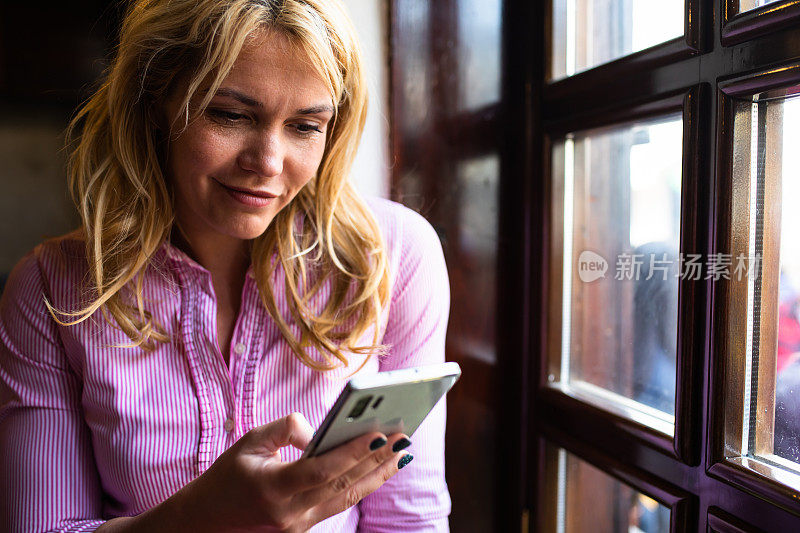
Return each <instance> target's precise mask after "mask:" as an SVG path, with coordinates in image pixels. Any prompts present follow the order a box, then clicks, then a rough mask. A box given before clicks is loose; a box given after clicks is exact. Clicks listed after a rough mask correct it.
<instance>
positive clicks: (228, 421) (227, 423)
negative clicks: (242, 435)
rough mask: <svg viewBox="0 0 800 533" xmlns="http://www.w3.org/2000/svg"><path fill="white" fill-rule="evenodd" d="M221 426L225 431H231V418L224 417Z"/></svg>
mask: <svg viewBox="0 0 800 533" xmlns="http://www.w3.org/2000/svg"><path fill="white" fill-rule="evenodd" d="M222 427H224V428H225V431H228V432H230V431H233V420H231V419H230V418H226V419H225V423H224V424H223V425H222Z"/></svg>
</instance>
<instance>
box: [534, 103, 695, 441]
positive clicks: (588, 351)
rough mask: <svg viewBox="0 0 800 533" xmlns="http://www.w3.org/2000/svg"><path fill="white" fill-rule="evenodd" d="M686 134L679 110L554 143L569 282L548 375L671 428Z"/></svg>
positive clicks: (579, 393) (558, 238) (584, 395)
mask: <svg viewBox="0 0 800 533" xmlns="http://www.w3.org/2000/svg"><path fill="white" fill-rule="evenodd" d="M682 139H683V120H682V117H681V115H680V114H677V115H672V116H668V117H662V118H660V119H658V120H654V121H648V122H636V123H631V124H626V125H623V126H618V127H614V128H611V129H605V130H594V131H588V132H578V133H575V134H573V135H570V136H568V137H567V138H566V139H563V140H562V141H560V142H557V143H555V145H554V149H553V180H554V190H555V191H557V192H556V197H555V198H554V205H555V206H556V209H557V210H558V211H559V212H561V213H563V221H561V222H560V223H559V224H560V227H557V228H554V229H555V231H556V232H557V233H558V235H555V236H554V239H553V242H554V243H560V244H556V246H559V248H560V249H557V250H555V251H554V256H561V257H562V258H563V259H562V261H561V268H563V272H562V273H561V275H562V279H563V281H562V283H561V285H562V294H561V300H562V303H561V323H562V332H561V345H560V349H559V350H557V351H555V350H551V357H552V358H558V362H557V364H553V363H554V362H553V361H551V365H550V368H551V374H550V376H549V380H550V382H551V384H552V385H553V386H556V387H560V388H562V389H563V390H564V391H565V392H567V393H568V394H572V395H574V396H576V397H579V398H581V399H583V400H586V401H590V402H592V403H595V404H597V405H600V406H601V407H603V408H608V409H611V410H614V411H617V412H618V413H621V414H623V415H624V416H627V417H630V418H633V419H635V420H637V421H639V422H641V423H645V424H647V425H650V426H651V427H654V428H656V429H658V430H660V431H662V432H664V433H666V434H672V433H673V432H674V414H675V376H676V367H675V358H676V342H677V316H678V309H677V305H678V281H679V275H678V274H679V271H680V264H679V261H680V260H681V256H680V255H679V253H678V248H679V237H680V198H681V164H682ZM559 206H560V207H559ZM554 225H555V223H554ZM552 268H558V266H555V265H554V267H552Z"/></svg>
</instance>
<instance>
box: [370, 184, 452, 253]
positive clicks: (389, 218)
mask: <svg viewBox="0 0 800 533" xmlns="http://www.w3.org/2000/svg"><path fill="white" fill-rule="evenodd" d="M366 202H367V205H368V206H369V208H370V210H371V211H372V213H373V215H374V216H375V219H376V221H377V222H378V227H380V229H381V233H382V234H383V238H384V239H385V240H386V244H387V246H388V248H389V249H390V251H392V252H394V253H400V254H401V255H404V256H405V255H408V254H412V255H413V254H414V253H415V252H417V253H424V252H426V251H428V250H430V249H431V248H433V249H435V250H437V249H438V250H439V251H440V252H439V253H441V242H440V241H439V236H438V235H437V234H436V231H435V230H434V229H433V226H431V224H430V222H428V220H426V219H425V217H423V216H422V215H421V214H419V213H417V212H416V211H414V210H412V209H409V208H408V207H406V206H404V205H402V204H400V203H397V202H394V201H392V200H387V199H385V198H368V199H367V200H366Z"/></svg>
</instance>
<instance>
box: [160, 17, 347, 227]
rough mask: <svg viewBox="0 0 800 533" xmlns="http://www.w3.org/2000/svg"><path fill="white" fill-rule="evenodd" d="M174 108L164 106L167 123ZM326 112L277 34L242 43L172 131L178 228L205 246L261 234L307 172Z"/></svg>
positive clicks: (320, 89) (314, 162)
mask: <svg viewBox="0 0 800 533" xmlns="http://www.w3.org/2000/svg"><path fill="white" fill-rule="evenodd" d="M204 95H205V90H204V88H203V87H201V88H200V90H198V91H197V92H196V93H195V96H194V99H193V102H192V103H191V104H190V106H196V105H197V104H198V103H199V102H200V101H201V100H202V98H203V96H204ZM178 105H179V100H178V99H173V100H170V101H169V102H168V103H167V109H166V111H167V117H168V120H170V121H171V119H172V118H173V117H175V116H176V113H177V112H178ZM192 111H193V110H192ZM332 116H333V107H332V105H331V95H330V93H329V92H328V89H327V86H326V84H325V83H324V82H323V81H322V79H321V78H320V77H319V76H318V75H317V73H316V71H315V70H314V69H313V67H312V66H311V65H310V64H309V61H308V59H307V58H306V56H305V55H304V54H303V52H302V51H301V50H298V49H296V48H293V47H292V45H291V44H290V42H289V40H288V39H287V38H286V36H285V35H283V34H282V33H280V32H277V31H270V32H264V33H263V34H262V35H260V36H259V38H258V39H257V40H254V41H253V42H252V44H250V45H248V46H246V47H244V48H243V50H242V52H241V53H240V55H239V57H238V58H237V60H236V62H235V64H234V66H233V69H232V70H231V72H230V74H229V75H228V77H227V78H225V81H223V83H222V85H221V87H220V89H219V90H218V91H217V93H216V94H215V95H214V97H213V99H212V100H211V102H210V104H209V106H208V108H207V109H206V110H205V111H204V112H203V114H202V115H201V116H200V117H198V118H197V119H195V120H192V121H191V122H190V123H189V124H188V126H187V127H186V128H185V129H183V130H181V127H182V125H183V124H182V122H181V120H180V119H179V120H177V121H176V123H175V125H173V130H177V133H176V134H173V135H171V136H170V143H169V147H168V157H167V179H169V180H171V182H172V184H173V187H174V192H175V213H176V217H177V218H178V222H179V223H180V226H181V228H182V229H183V231H184V232H185V233H187V234H188V235H189V236H190V237H191V239H192V240H194V239H206V240H207V242H208V241H209V240H212V241H217V242H218V241H219V239H227V238H233V239H254V238H256V237H258V236H259V235H261V234H262V233H264V231H265V230H266V229H267V227H268V226H269V224H270V222H272V220H273V218H275V215H276V214H277V213H278V212H279V211H280V210H281V209H283V208H284V207H285V206H286V205H287V204H288V203H289V202H290V201H291V200H292V198H294V196H295V195H296V194H297V193H298V192H299V191H300V189H301V188H302V187H303V186H304V185H305V184H306V183H308V181H309V180H310V179H311V178H312V177H314V175H315V174H316V172H317V168H318V167H319V164H320V161H321V160H322V155H323V152H324V150H325V139H326V130H327V127H328V123H329V121H330V120H331V118H332ZM176 135H177V136H176Z"/></svg>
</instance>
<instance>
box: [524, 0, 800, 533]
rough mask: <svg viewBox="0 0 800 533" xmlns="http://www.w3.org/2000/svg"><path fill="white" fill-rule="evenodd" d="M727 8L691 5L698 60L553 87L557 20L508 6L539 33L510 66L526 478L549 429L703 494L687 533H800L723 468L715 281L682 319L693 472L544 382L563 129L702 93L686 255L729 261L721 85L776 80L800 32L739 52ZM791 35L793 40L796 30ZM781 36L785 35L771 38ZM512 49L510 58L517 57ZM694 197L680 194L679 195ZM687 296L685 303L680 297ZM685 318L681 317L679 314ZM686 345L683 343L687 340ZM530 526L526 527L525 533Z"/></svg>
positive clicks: (797, 524) (751, 43) (784, 510)
mask: <svg viewBox="0 0 800 533" xmlns="http://www.w3.org/2000/svg"><path fill="white" fill-rule="evenodd" d="M728 1H729V0H715V1H714V2H711V1H709V2H706V1H703V2H697V3H696V4H695V5H694V6H695V7H694V9H695V11H694V12H693V15H696V16H695V18H694V19H693V22H694V23H695V24H696V26H695V27H696V28H697V31H698V32H699V33H698V39H697V42H698V53H695V54H688V55H685V56H682V58H678V59H670V60H667V61H663V60H654V61H651V62H650V63H649V64H647V62H645V64H646V66H641V65H640V64H639V63H636V61H635V59H636V58H634V60H632V59H631V58H630V57H625V58H621V59H620V60H617V61H615V62H612V63H608V64H606V65H602V66H599V67H596V68H595V69H592V70H588V71H584V72H582V73H580V74H578V75H575V76H572V77H570V78H565V79H562V80H558V81H556V82H550V81H548V80H547V78H546V77H545V74H546V72H545V62H546V60H547V55H546V54H548V53H549V46H550V43H549V31H548V25H549V24H550V23H549V21H548V20H549V17H550V10H549V9H548V8H547V6H546V4H545V3H542V4H537V5H535V7H527V8H526V9H523V8H522V7H521V4H522V3H523V0H518V1H517V2H511V5H512V6H514V5H517V4H520V6H518V7H517V8H516V9H517V12H519V13H527V14H528V18H526V19H524V20H521V21H520V22H519V23H518V24H517V25H516V26H517V27H518V28H519V27H524V25H525V24H526V23H527V25H528V26H533V28H532V29H528V28H526V29H525V31H521V32H519V33H518V35H517V36H516V39H512V43H518V48H519V49H521V50H523V51H527V50H533V54H532V55H533V57H532V58H531V59H528V60H527V61H528V63H524V62H523V61H522V60H521V59H518V58H517V59H516V61H515V62H512V66H513V65H523V64H524V66H525V69H524V71H525V72H526V73H527V76H528V78H527V80H528V81H527V82H526V83H527V85H526V104H527V105H528V107H529V113H528V115H527V116H526V117H525V128H526V131H527V132H528V137H527V139H528V143H529V144H528V146H529V147H530V148H529V150H528V152H529V154H530V155H529V156H528V157H527V158H526V159H525V161H526V163H527V164H528V165H529V166H528V167H527V169H528V170H527V171H529V172H530V188H529V191H528V192H529V196H528V197H527V198H525V199H520V200H519V201H518V203H519V204H522V208H523V209H524V213H525V216H526V217H527V220H528V221H529V225H528V226H527V229H526V232H525V235H526V236H527V238H528V239H529V240H528V243H529V244H528V248H527V256H526V257H527V263H526V269H527V271H526V272H527V275H526V277H525V280H526V282H527V283H528V284H529V287H530V289H529V293H528V296H527V301H529V302H530V307H529V308H530V316H529V319H530V322H529V327H528V330H527V331H526V332H524V336H525V337H524V338H525V339H526V342H528V343H529V346H530V353H529V358H530V366H529V368H530V374H529V377H528V382H529V383H530V384H531V385H532V386H533V390H532V391H531V395H530V398H531V399H530V402H529V404H528V409H529V410H530V415H529V422H528V428H527V442H528V443H529V444H528V445H529V447H530V450H531V451H530V452H529V459H528V462H527V465H528V469H527V471H526V472H527V477H528V478H529V479H530V480H538V475H539V474H540V473H541V472H540V468H541V465H540V464H539V461H538V457H539V455H538V453H539V452H538V449H537V447H539V446H540V445H541V443H540V440H539V439H540V438H541V437H542V436H543V435H545V434H546V433H547V432H548V431H550V428H556V429H557V430H558V431H560V432H563V433H564V434H567V435H569V437H570V438H572V439H575V440H577V441H578V442H580V444H581V446H585V447H588V448H591V449H592V450H594V451H597V452H599V453H602V454H605V455H606V456H614V457H618V458H619V460H620V461H622V462H624V463H625V464H626V465H628V466H630V467H631V469H632V470H631V471H632V472H634V473H640V472H644V473H646V474H647V475H648V476H651V477H655V478H657V479H659V480H663V481H665V482H667V483H669V484H671V485H672V486H674V487H678V488H680V489H681V490H683V491H684V492H687V493H691V494H693V495H695V496H696V498H697V502H698V513H697V515H696V523H695V524H690V525H689V529H688V530H689V531H697V532H705V531H706V530H707V528H708V524H709V521H714V520H716V519H715V518H714V516H716V515H715V514H714V513H711V511H712V510H715V511H716V510H719V512H720V513H722V514H720V515H719V516H723V515H724V514H725V513H727V514H729V515H730V516H731V517H734V518H733V519H732V523H736V520H737V519H738V520H740V521H742V523H747V522H749V523H751V524H756V525H757V526H758V527H761V528H763V529H764V530H766V531H793V530H798V529H800V500H798V499H797V498H794V499H790V498H789V497H786V498H785V499H784V500H783V501H782V502H780V501H779V497H780V494H779V493H778V492H776V491H771V490H769V486H768V485H765V484H764V483H756V484H754V485H752V486H750V487H749V488H748V487H747V486H746V484H747V483H748V482H750V481H752V480H753V479H756V480H757V476H756V475H755V474H752V473H749V472H747V473H743V472H742V470H741V469H739V470H737V468H736V467H733V466H731V465H728V464H726V463H719V462H715V454H716V453H717V452H716V449H715V446H716V444H717V443H718V442H720V441H719V439H718V438H717V436H716V435H717V433H718V432H719V430H720V427H721V426H720V423H719V421H717V420H716V417H717V416H718V407H719V405H720V404H721V402H722V401H723V399H722V398H720V397H719V396H718V395H719V390H720V388H719V386H720V383H721V379H722V378H721V376H720V375H719V370H720V364H721V360H720V358H721V351H720V348H719V346H720V335H724V334H723V333H722V331H723V329H724V328H723V326H724V324H723V323H722V322H721V321H720V318H721V317H720V316H719V315H720V314H722V313H723V310H722V309H720V308H719V303H720V301H721V300H720V299H719V298H720V291H721V290H722V287H721V285H720V284H718V283H716V282H713V281H711V280H703V281H702V282H698V283H697V286H696V287H695V289H694V291H693V293H692V295H691V299H692V302H693V308H692V309H691V310H690V311H689V312H687V313H686V314H682V315H681V320H683V321H685V322H687V323H691V324H692V331H693V332H694V335H696V337H695V338H694V339H693V340H692V341H691V342H690V344H691V346H692V347H693V349H692V350H691V351H689V353H688V354H686V355H687V359H688V361H687V364H688V367H689V368H690V372H691V375H690V376H685V377H684V378H683V381H684V386H686V387H688V388H694V390H696V391H698V392H697V394H696V395H695V396H694V397H693V398H694V401H693V404H692V411H693V412H692V416H694V417H695V419H696V422H697V426H695V427H694V428H693V429H692V432H693V435H692V438H693V439H695V440H694V441H693V442H695V443H696V448H694V449H693V450H690V451H693V452H694V453H695V454H697V453H698V452H699V457H698V456H697V455H695V457H692V459H693V460H692V461H690V462H689V463H691V464H689V463H687V462H684V461H682V460H678V459H676V457H675V455H676V454H671V453H665V452H664V451H663V450H661V449H658V447H657V446H653V445H651V444H649V443H648V442H647V441H646V440H645V439H643V438H637V437H635V436H633V437H632V435H631V433H630V431H629V428H626V427H625V424H624V423H621V422H620V420H619V419H618V418H615V417H612V416H607V415H605V416H604V415H603V413H602V412H601V411H599V410H598V409H594V408H592V407H589V406H586V405H585V404H584V403H582V402H578V401H575V400H574V399H571V398H568V397H565V396H564V395H563V394H561V395H559V394H556V393H553V391H548V390H546V389H545V388H542V387H540V384H541V383H542V379H543V378H545V379H546V376H547V373H546V370H547V368H546V361H545V358H546V357H547V353H548V349H549V347H548V330H547V321H548V315H549V313H550V308H549V304H550V302H549V300H548V294H549V291H550V286H551V285H552V284H553V283H554V280H553V279H551V277H550V266H549V265H550V261H551V260H552V258H551V257H550V255H551V245H552V242H551V241H552V239H551V233H552V228H551V227H550V226H551V224H552V220H551V210H552V205H550V204H551V202H550V201H549V198H550V194H551V180H552V176H551V173H550V159H549V158H550V146H549V144H550V143H549V140H548V139H549V138H552V137H553V132H554V131H556V130H558V129H559V128H560V127H561V126H560V125H561V124H566V123H570V124H572V125H571V126H570V127H569V128H566V127H565V128H561V129H562V130H564V129H576V130H577V129H581V130H582V129H589V128H590V126H591V125H592V123H593V122H594V123H595V124H596V121H595V120H594V118H595V117H596V116H598V115H602V114H604V113H611V112H612V108H613V109H619V108H622V107H625V106H628V107H634V106H637V105H639V104H641V103H643V102H652V101H656V100H658V99H659V98H664V97H665V95H671V94H676V93H678V92H680V91H686V90H688V89H690V88H692V87H696V88H697V89H698V93H699V94H698V101H699V113H698V115H697V120H698V124H697V131H698V133H697V145H696V154H697V158H696V160H695V161H694V162H693V164H694V165H696V167H697V169H698V172H697V174H696V175H697V180H695V181H694V182H693V183H692V184H691V187H693V188H694V190H693V191H692V194H694V195H695V197H696V198H697V201H696V203H695V204H694V205H693V206H692V207H691V208H690V207H688V206H687V204H686V202H685V201H683V202H682V203H683V204H684V205H683V206H682V208H681V217H682V219H681V220H682V224H683V227H682V234H681V250H682V251H683V252H684V253H689V252H691V253H695V252H696V253H700V254H703V256H704V257H708V255H709V254H712V253H724V252H725V248H723V247H721V246H720V242H721V239H722V235H724V234H725V231H726V228H725V221H726V219H727V218H728V217H729V216H730V209H729V203H730V201H729V198H727V197H726V196H725V194H726V189H725V186H724V183H721V182H724V181H725V180H724V179H722V176H724V175H725V173H724V169H723V168H722V166H721V165H719V161H720V158H719V153H718V152H719V150H720V147H721V144H720V135H721V134H722V130H724V129H725V128H726V127H727V126H728V122H729V120H728V119H726V118H725V117H724V116H723V115H722V114H721V113H720V112H719V106H720V101H721V100H722V99H723V97H722V96H720V94H721V91H720V90H718V88H717V85H718V83H719V82H720V81H722V82H723V83H724V82H726V81H727V80H731V79H734V78H737V77H740V76H748V75H751V73H754V72H755V73H758V72H762V71H775V72H773V74H774V76H777V77H780V76H781V68H780V67H781V65H785V64H786V63H791V62H798V61H800V31H797V30H798V29H800V19H795V18H792V19H791V20H790V19H789V18H784V22H782V23H780V24H779V23H778V22H775V23H774V24H773V27H771V28H770V29H769V30H764V32H763V33H753V34H751V35H752V37H748V38H747V40H746V41H745V40H741V41H735V39H734V41H735V42H734V41H732V40H731V39H730V38H728V37H727V36H726V35H723V26H724V24H725V22H724V20H723V19H724V18H725V14H726V11H725V10H726V9H729V7H728V6H726V3H727V2H728ZM789 4H791V5H794V1H792V2H783V3H781V4H775V6H785V5H789ZM526 5H528V4H526ZM775 6H773V7H775ZM783 9H787V8H785V7H784V8H783ZM755 11H757V10H754V14H752V15H747V13H743V14H742V16H743V18H742V19H740V20H744V19H745V18H747V17H754V16H756V14H755ZM784 13H788V11H785V12H784ZM745 15H747V17H744V16H745ZM763 20H764V21H767V19H763ZM781 24H783V26H781ZM734 26H735V25H734ZM734 26H731V27H734ZM790 26H791V28H793V29H792V30H790V29H788V28H789V27H790ZM781 27H782V28H783V29H778V31H774V30H776V28H781ZM726 33H727V30H726ZM723 40H724V41H725V42H723ZM510 48H511V49H514V46H513V45H512V46H510ZM625 65H628V66H627V67H625ZM775 83H777V84H780V83H781V81H780V80H777V81H775ZM685 183H686V182H685V181H684V184H685ZM685 187H686V185H685ZM687 192H688V191H687V190H684V191H683V192H682V194H686V193H687ZM687 211H691V213H687ZM684 217H688V219H691V220H693V221H694V222H693V223H692V224H690V225H687V224H689V223H687V222H686V220H684ZM685 233H688V234H690V236H691V241H692V242H693V243H695V247H696V248H694V249H692V248H687V247H686V246H684V240H685V238H686V237H685V235H684V234H685ZM681 296H682V297H688V295H684V294H682V295H681ZM681 313H685V310H684V307H683V304H681ZM683 341H686V339H682V342H683ZM687 342H688V341H687ZM686 380H689V381H686ZM678 416H680V415H678ZM676 432H677V428H676ZM690 448H691V446H690ZM690 455H691V453H690ZM694 459H697V460H696V461H695V460H694ZM737 475H741V476H742V477H743V481H742V482H739V481H737V480H736V478H735V476H737ZM731 479H733V481H731ZM529 486H530V491H529V494H528V497H527V500H526V503H525V506H526V508H528V509H531V510H535V509H537V502H538V494H539V492H540V491H541V490H543V487H541V486H539V484H537V482H533V481H531V484H530V485H529ZM765 487H766V488H765ZM784 490H785V489H784ZM538 512H539V511H536V512H531V513H530V514H531V519H532V520H534V523H535V521H536V520H537V519H538V518H539V516H538V514H537V513H538ZM524 516H526V515H525V513H523V517H524ZM723 518H724V516H723ZM525 524H526V522H523V527H524V525H525ZM744 530H747V529H744Z"/></svg>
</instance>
